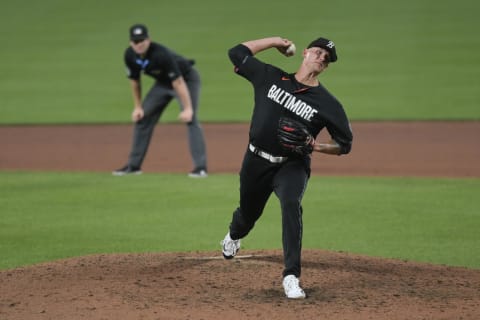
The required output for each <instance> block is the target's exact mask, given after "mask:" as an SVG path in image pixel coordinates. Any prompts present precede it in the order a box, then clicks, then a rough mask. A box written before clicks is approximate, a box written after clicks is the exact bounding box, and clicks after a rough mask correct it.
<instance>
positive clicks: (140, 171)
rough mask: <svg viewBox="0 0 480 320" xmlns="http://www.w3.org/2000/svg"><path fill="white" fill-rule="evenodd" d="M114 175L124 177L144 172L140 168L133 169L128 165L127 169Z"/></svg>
mask: <svg viewBox="0 0 480 320" xmlns="http://www.w3.org/2000/svg"><path fill="white" fill-rule="evenodd" d="M112 174H113V175H114V176H124V175H126V174H142V170H140V168H138V167H133V166H130V165H128V164H127V165H126V166H125V167H123V168H120V169H117V170H115V171H113V172H112Z"/></svg>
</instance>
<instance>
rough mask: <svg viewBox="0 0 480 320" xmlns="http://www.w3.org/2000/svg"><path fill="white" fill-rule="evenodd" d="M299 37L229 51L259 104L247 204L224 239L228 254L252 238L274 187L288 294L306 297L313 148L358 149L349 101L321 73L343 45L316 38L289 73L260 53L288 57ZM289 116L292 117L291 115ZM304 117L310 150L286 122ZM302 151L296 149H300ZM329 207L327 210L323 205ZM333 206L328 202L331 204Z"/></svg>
mask: <svg viewBox="0 0 480 320" xmlns="http://www.w3.org/2000/svg"><path fill="white" fill-rule="evenodd" d="M291 44H292V42H291V41H290V40H288V39H283V38H280V37H272V38H264V39H258V40H252V41H247V42H244V43H242V44H239V45H237V46H235V47H233V48H232V49H230V51H229V56H230V60H231V61H232V62H233V64H234V66H235V72H236V73H237V74H239V75H240V76H242V77H244V78H245V79H247V80H248V81H249V82H251V84H252V85H253V90H254V101H255V106H254V109H253V115H252V119H251V124H250V132H249V143H248V147H247V150H246V152H245V156H244V159H243V162H242V167H241V170H240V206H239V207H238V208H237V209H236V210H235V211H234V213H233V217H232V220H231V223H230V228H229V232H228V233H227V235H226V236H225V238H224V239H223V240H222V242H221V244H222V253H223V256H224V257H225V258H226V259H231V258H233V257H234V256H235V255H236V254H237V252H238V250H239V249H240V239H242V238H244V237H245V236H246V235H247V234H248V233H249V232H250V231H251V230H252V229H253V227H254V225H255V222H256V221H257V220H258V219H259V218H260V216H261V215H262V212H263V210H264V208H265V205H266V203H267V201H268V199H269V197H270V195H271V194H272V193H275V195H276V196H277V197H278V199H279V200H280V207H281V211H282V243H283V252H284V264H285V266H284V270H283V281H282V284H283V288H284V291H285V295H286V296H287V298H291V299H301V298H305V297H306V295H305V292H304V291H303V289H302V288H301V287H300V283H299V278H300V274H301V264H300V258H301V247H302V232H303V225H302V213H303V211H302V206H301V201H302V198H303V194H304V192H305V189H306V186H307V182H308V179H309V177H310V160H311V159H310V153H311V152H312V150H313V151H316V152H321V153H326V154H334V155H340V154H346V153H349V152H350V149H351V144H352V140H353V135H352V131H351V129H350V124H349V121H348V119H347V116H346V114H345V112H344V109H343V107H342V105H341V104H340V103H339V102H338V101H337V99H336V98H335V97H334V96H333V95H332V94H331V93H329V92H328V91H327V89H326V88H325V87H324V86H323V85H322V84H321V83H320V82H319V80H318V79H317V77H318V75H319V74H320V73H322V72H323V71H324V70H325V69H327V67H328V66H329V64H330V63H332V62H335V61H336V60H337V53H336V47H335V44H334V43H333V42H332V41H330V40H328V39H325V38H318V39H316V40H314V41H312V42H311V43H310V44H309V45H308V47H307V48H306V49H304V50H303V60H302V63H301V65H300V67H299V69H298V71H297V72H296V73H291V74H290V73H287V72H285V71H283V70H281V69H279V68H277V67H275V66H272V65H269V64H265V63H263V62H261V61H260V60H258V59H257V58H255V57H254V56H255V55H256V54H257V53H259V52H261V51H264V50H267V49H270V48H276V49H278V51H280V52H281V53H282V54H284V55H285V56H290V55H291V52H290V51H289V50H287V48H289V47H290V45H291ZM285 119H286V120H287V121H284V120H285ZM294 122H297V123H298V122H299V123H301V124H302V126H303V127H306V130H307V131H308V133H309V135H308V139H306V140H305V141H304V143H305V148H303V150H304V153H301V152H300V153H299V152H297V149H296V147H295V148H293V147H294V146H290V147H292V148H285V146H284V145H283V144H282V140H281V139H279V132H280V131H281V130H287V131H290V130H292V131H293V130H295V128H293V127H292V128H290V127H287V128H285V127H284V126H283V125H282V126H279V124H282V123H294ZM323 128H326V129H327V131H328V132H329V134H330V136H331V138H332V139H331V140H330V141H328V142H326V143H315V141H314V139H313V138H314V137H317V135H318V134H319V132H320V131H321V130H322V129H323ZM293 150H295V151H293ZM322 209H323V208H322ZM325 209H327V210H328V206H325Z"/></svg>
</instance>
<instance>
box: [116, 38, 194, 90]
mask: <svg viewBox="0 0 480 320" xmlns="http://www.w3.org/2000/svg"><path fill="white" fill-rule="evenodd" d="M124 59H125V65H126V66H127V77H128V78H130V79H133V80H138V79H140V74H141V72H142V71H143V72H144V73H145V74H147V75H149V76H151V77H153V78H154V79H156V80H157V81H159V82H162V83H165V84H170V83H171V82H172V81H173V80H175V79H177V78H178V77H179V76H185V75H186V74H188V72H189V71H190V69H191V67H192V65H193V64H194V61H193V60H188V59H186V58H184V57H182V56H180V55H179V54H177V53H175V52H174V51H172V50H170V49H169V48H167V47H165V46H163V45H161V44H159V43H155V42H151V44H150V47H149V48H148V50H147V52H146V54H145V57H141V56H140V55H138V54H136V53H135V51H133V49H132V48H131V47H128V48H127V49H126V50H125V55H124Z"/></svg>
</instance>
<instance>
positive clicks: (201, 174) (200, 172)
mask: <svg viewBox="0 0 480 320" xmlns="http://www.w3.org/2000/svg"><path fill="white" fill-rule="evenodd" d="M188 176H189V177H190V178H206V177H208V173H207V170H205V169H202V168H197V169H195V170H193V171H192V172H190V173H189V174H188Z"/></svg>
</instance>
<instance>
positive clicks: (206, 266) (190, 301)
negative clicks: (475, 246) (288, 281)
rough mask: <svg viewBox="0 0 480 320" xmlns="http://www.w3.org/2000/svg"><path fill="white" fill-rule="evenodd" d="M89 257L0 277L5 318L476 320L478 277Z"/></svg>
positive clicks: (353, 263)
mask: <svg viewBox="0 0 480 320" xmlns="http://www.w3.org/2000/svg"><path fill="white" fill-rule="evenodd" d="M282 267H283V258H282V252H281V251H280V250H275V251H243V252H242V255H241V256H239V257H237V258H235V259H233V260H228V261H227V260H224V259H223V258H222V257H221V255H220V254H219V252H214V253H211V252H197V253H178V254H175V253H168V254H164V253H162V254H160V253H159V254H115V255H92V256H86V257H80V258H73V259H66V260H59V261H55V262H50V263H43V264H38V265H34V266H28V267H22V268H16V269H12V270H5V271H1V272H0V292H1V293H2V294H1V298H0V319H9V320H15V319H22V320H25V319H71V320H74V319H90V320H94V319H210V320H215V319H479V318H480V309H479V307H478V306H479V305H480V270H471V269H466V268H459V267H447V266H437V265H430V264H421V263H413V262H406V261H399V260H391V259H380V258H370V257H365V256H359V255H352V254H344V253H335V252H327V251H321V250H305V251H304V253H303V275H302V279H301V281H302V285H303V287H304V288H305V292H306V293H307V296H308V297H307V299H305V300H301V301H300V300H299V301H292V300H288V299H286V298H285V297H284V293H283V290H282V287H281V271H282Z"/></svg>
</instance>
